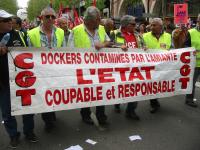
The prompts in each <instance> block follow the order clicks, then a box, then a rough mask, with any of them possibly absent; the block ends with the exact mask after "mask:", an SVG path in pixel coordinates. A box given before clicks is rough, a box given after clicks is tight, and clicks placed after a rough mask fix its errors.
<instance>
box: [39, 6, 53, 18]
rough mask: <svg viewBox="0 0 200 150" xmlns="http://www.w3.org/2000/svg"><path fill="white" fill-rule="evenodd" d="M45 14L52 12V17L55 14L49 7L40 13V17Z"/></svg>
mask: <svg viewBox="0 0 200 150" xmlns="http://www.w3.org/2000/svg"><path fill="white" fill-rule="evenodd" d="M47 12H52V13H53V15H54V16H56V12H55V10H54V9H53V8H51V7H46V8H44V9H43V10H42V11H41V16H44V15H45V14H46V13H47Z"/></svg>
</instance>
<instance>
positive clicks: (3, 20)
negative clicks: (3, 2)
mask: <svg viewBox="0 0 200 150" xmlns="http://www.w3.org/2000/svg"><path fill="white" fill-rule="evenodd" d="M10 21H12V18H5V19H2V20H0V22H4V23H6V22H10Z"/></svg>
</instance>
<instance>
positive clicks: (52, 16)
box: [45, 15, 56, 19]
mask: <svg viewBox="0 0 200 150" xmlns="http://www.w3.org/2000/svg"><path fill="white" fill-rule="evenodd" d="M45 18H46V19H50V18H51V19H56V17H55V16H54V15H46V16H45Z"/></svg>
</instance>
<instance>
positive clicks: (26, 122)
mask: <svg viewBox="0 0 200 150" xmlns="http://www.w3.org/2000/svg"><path fill="white" fill-rule="evenodd" d="M0 108H1V111H2V119H3V121H4V126H5V129H6V131H7V133H8V135H9V136H10V138H12V137H15V136H17V134H18V131H17V122H16V119H15V117H14V116H11V104H10V87H9V85H3V86H2V87H1V89H0ZM22 117H23V132H24V134H25V135H26V134H29V133H31V132H33V128H34V120H33V115H32V114H31V115H23V116H22Z"/></svg>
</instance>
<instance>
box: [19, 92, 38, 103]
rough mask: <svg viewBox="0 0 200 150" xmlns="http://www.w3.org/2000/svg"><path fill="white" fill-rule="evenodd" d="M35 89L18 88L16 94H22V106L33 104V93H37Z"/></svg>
mask: <svg viewBox="0 0 200 150" xmlns="http://www.w3.org/2000/svg"><path fill="white" fill-rule="evenodd" d="M35 93H36V92H35V89H26V90H17V91H16V96H21V100H22V106H30V105H31V95H35Z"/></svg>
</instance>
